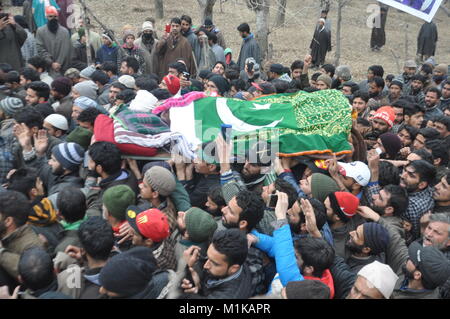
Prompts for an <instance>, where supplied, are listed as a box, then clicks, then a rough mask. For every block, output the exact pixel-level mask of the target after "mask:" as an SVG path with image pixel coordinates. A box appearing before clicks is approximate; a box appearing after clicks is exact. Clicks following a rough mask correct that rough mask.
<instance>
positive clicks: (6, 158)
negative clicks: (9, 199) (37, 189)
mask: <svg viewBox="0 0 450 319" xmlns="http://www.w3.org/2000/svg"><path fill="white" fill-rule="evenodd" d="M15 146H16V145H15V143H14V139H13V138H4V137H1V136H0V184H4V183H6V175H8V173H9V171H10V170H12V169H13V168H17V166H18V158H17V156H16V154H17V152H16V150H15Z"/></svg>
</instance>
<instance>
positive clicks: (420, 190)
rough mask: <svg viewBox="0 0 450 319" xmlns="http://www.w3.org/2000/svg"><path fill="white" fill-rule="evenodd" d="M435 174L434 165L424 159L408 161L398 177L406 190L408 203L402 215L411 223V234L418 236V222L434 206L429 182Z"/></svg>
mask: <svg viewBox="0 0 450 319" xmlns="http://www.w3.org/2000/svg"><path fill="white" fill-rule="evenodd" d="M435 175H436V169H435V168H434V166H433V165H432V164H430V163H428V162H426V161H424V160H417V161H412V162H410V163H409V164H408V165H407V166H405V169H404V170H403V173H402V175H401V177H400V186H401V187H403V188H405V189H406V190H407V191H408V195H409V204H408V208H407V210H406V212H405V214H404V215H403V216H404V217H405V218H407V219H408V220H409V221H410V222H411V224H412V230H411V232H412V235H413V237H414V238H417V237H418V236H419V229H420V228H419V223H420V218H421V217H422V215H423V214H425V213H427V212H428V211H432V210H433V208H434V200H433V197H432V195H433V189H432V187H431V183H432V182H433V180H434V178H435Z"/></svg>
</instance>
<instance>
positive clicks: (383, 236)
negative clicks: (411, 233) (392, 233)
mask: <svg viewBox="0 0 450 319" xmlns="http://www.w3.org/2000/svg"><path fill="white" fill-rule="evenodd" d="M363 234H364V246H366V247H369V248H370V250H371V251H370V254H371V255H378V254H380V253H382V252H384V251H386V248H387V246H388V244H389V239H390V237H389V232H388V231H387V229H386V228H385V227H384V226H382V225H380V224H378V223H364V224H363Z"/></svg>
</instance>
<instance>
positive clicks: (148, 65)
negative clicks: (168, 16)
mask: <svg viewBox="0 0 450 319" xmlns="http://www.w3.org/2000/svg"><path fill="white" fill-rule="evenodd" d="M153 32H154V28H153V23H151V22H150V21H145V22H144V23H143V24H142V34H141V37H140V38H137V39H136V40H135V41H134V45H135V46H137V47H138V48H141V49H142V51H143V52H142V53H143V55H144V59H145V70H144V74H152V73H155V72H156V65H157V61H156V54H155V52H156V50H155V48H156V44H157V43H158V39H155V37H154V34H153Z"/></svg>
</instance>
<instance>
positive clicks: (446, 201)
mask: <svg viewBox="0 0 450 319" xmlns="http://www.w3.org/2000/svg"><path fill="white" fill-rule="evenodd" d="M433 199H434V202H435V206H434V210H433V213H447V214H450V174H447V175H446V176H444V177H442V179H441V181H440V183H438V184H437V185H436V186H435V187H434V192H433Z"/></svg>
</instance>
